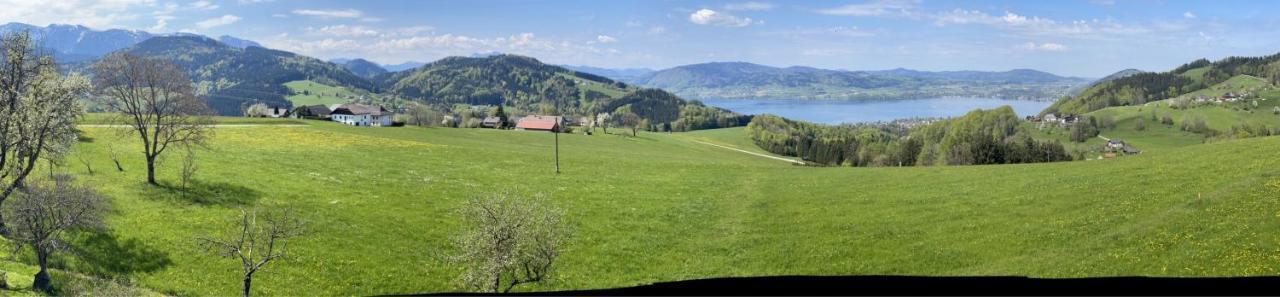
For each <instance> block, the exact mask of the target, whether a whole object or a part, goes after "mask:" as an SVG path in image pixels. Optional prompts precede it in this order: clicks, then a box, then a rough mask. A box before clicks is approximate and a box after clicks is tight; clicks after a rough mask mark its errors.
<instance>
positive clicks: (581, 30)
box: [0, 0, 1280, 77]
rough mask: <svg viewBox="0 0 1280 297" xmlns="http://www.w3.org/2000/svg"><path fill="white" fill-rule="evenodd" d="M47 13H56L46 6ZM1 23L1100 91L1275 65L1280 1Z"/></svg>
mask: <svg viewBox="0 0 1280 297" xmlns="http://www.w3.org/2000/svg"><path fill="white" fill-rule="evenodd" d="M50 2H52V3H50ZM0 7H5V8H6V9H4V10H2V11H0V22H10V21H17V22H27V23H32V24H36V25H45V24H49V23H68V24H82V25H86V26H89V27H92V28H95V29H107V28H126V29H139V30H147V31H151V32H179V31H186V32H195V33H200V34H205V35H210V36H217V35H222V34H229V35H233V36H237V37H241V38H246V39H250V40H254V41H258V42H260V43H262V44H264V45H266V46H267V47H271V48H277V49H283V50H288V51H294V52H298V53H301V54H306V55H310V56H314V57H318V58H324V59H331V58H350V57H363V58H367V59H370V60H373V61H375V62H379V63H384V64H394V63H400V62H404V61H433V60H436V59H439V58H442V57H446V56H451V55H470V54H473V53H479V52H490V51H497V52H504V53H516V54H524V55H529V56H533V57H536V58H538V59H541V60H543V61H544V62H548V63H555V64H573V65H591V66H599V67H611V68H624V67H647V68H665V67H671V66H678V65H683V64H691V63H702V62H710V61H747V62H753V63H760V64H765V65H772V66H791V65H803V66H812V67H820V68H831V69H850V70H874V69H889V68H897V67H904V68H912V69H920V70H1008V69H1014V68H1032V69H1038V70H1045V71H1049V72H1053V73H1057V74H1062V75H1073V76H1086V77H1100V76H1103V75H1107V74H1109V73H1112V72H1114V71H1117V70H1121V69H1124V68H1138V69H1143V70H1168V69H1171V68H1173V67H1176V66H1177V65H1179V64H1181V63H1185V62H1188V61H1190V60H1193V59H1196V58H1201V57H1206V58H1210V59H1219V58H1223V57H1226V56H1232V55H1238V56H1257V55H1266V54H1273V53H1277V52H1280V30H1276V29H1275V28H1280V17H1277V16H1276V15H1275V14H1268V13H1265V12H1275V11H1280V2H1277V1H1185V2H1184V1H1156V0H1135V1H1124V0H1114V1H1112V0H1093V1H1087V0H1085V1H928V0H922V1H914V0H872V1H803V2H801V1H765V0H755V1H288V0H221V1H220V0H202V1H189V0H178V1H166V0H107V1H90V0H64V1H13V0H0Z"/></svg>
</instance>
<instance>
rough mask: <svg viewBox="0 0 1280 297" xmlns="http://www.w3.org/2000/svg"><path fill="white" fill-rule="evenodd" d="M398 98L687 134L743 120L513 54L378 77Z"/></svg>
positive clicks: (459, 60)
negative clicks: (605, 119)
mask: <svg viewBox="0 0 1280 297" xmlns="http://www.w3.org/2000/svg"><path fill="white" fill-rule="evenodd" d="M375 80H377V81H379V83H380V87H381V88H383V89H385V90H387V91H389V92H391V93H393V94H396V95H399V96H402V97H405V98H410V99H415V100H417V101H421V102H428V103H434V104H441V105H452V104H473V105H504V106H508V107H513V108H515V109H518V110H523V111H526V112H530V113H543V114H565V115H571V116H588V115H593V114H598V113H605V112H607V113H617V114H635V115H636V116H638V117H639V118H641V119H643V120H646V121H647V122H648V123H649V124H650V125H652V126H654V127H653V128H654V129H658V130H661V129H665V128H668V126H669V127H670V128H671V129H673V130H677V131H679V130H692V129H705V128H716V127H726V126H738V125H743V124H745V122H746V117H742V116H740V115H737V114H734V113H732V112H729V111H727V110H722V109H718V108H714V107H709V106H705V105H703V104H701V103H699V102H690V101H686V100H684V99H681V98H679V97H677V96H675V95H673V94H671V93H668V92H666V91H663V90H658V89H644V88H638V87H634V86H629V85H627V84H625V83H622V82H617V81H614V80H611V79H608V78H605V77H602V76H598V75H594V74H588V73H583V72H577V71H573V70H569V69H565V68H563V67H560V66H555V65H548V64H544V63H542V62H540V61H538V60H537V59H534V58H530V57H525V56H518V55H493V56H487V57H449V58H444V59H441V60H439V61H435V62H432V63H429V64H426V65H423V66H421V67H418V68H416V69H413V70H407V71H401V72H395V73H391V74H387V75H383V76H379V77H378V78H376V79H375Z"/></svg>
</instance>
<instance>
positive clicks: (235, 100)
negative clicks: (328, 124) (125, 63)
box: [118, 36, 374, 115]
mask: <svg viewBox="0 0 1280 297" xmlns="http://www.w3.org/2000/svg"><path fill="white" fill-rule="evenodd" d="M118 52H124V53H129V54H134V55H140V56H146V57H152V58H159V59H164V60H167V61H172V62H173V63H175V64H177V65H178V66H179V67H181V68H182V69H184V70H186V71H187V73H188V75H190V77H191V80H192V81H194V82H195V83H196V85H197V94H198V95H200V96H201V97H203V98H205V99H206V100H207V101H208V103H209V106H210V107H212V108H213V109H214V110H216V111H217V112H218V113H219V114H221V115H240V114H242V108H243V107H245V106H248V105H250V104H253V103H256V102H263V103H267V104H268V105H273V106H289V101H287V100H285V96H287V95H288V94H289V90H288V89H287V88H285V87H284V86H282V85H281V84H283V83H286V82H289V81H295V80H305V79H310V80H312V81H317V82H321V83H325V84H329V85H336V86H345V87H351V88H358V89H366V90H373V89H374V85H373V83H371V82H369V81H368V80H366V79H364V78H362V77H360V76H357V75H355V74H353V73H351V72H350V71H348V70H347V69H345V68H343V67H342V66H339V65H335V64H332V63H329V62H325V61H321V60H318V59H315V58H311V57H307V56H302V55H297V54H294V53H290V52H285V51H278V50H271V49H266V48H262V47H257V46H249V47H246V48H243V49H241V48H236V47H232V46H228V45H226V44H224V43H221V42H218V41H217V40H213V39H210V38H207V37H203V36H174V37H155V38H151V39H148V40H146V41H143V42H141V43H138V44H136V45H133V46H131V47H128V48H125V49H122V50H120V51H118Z"/></svg>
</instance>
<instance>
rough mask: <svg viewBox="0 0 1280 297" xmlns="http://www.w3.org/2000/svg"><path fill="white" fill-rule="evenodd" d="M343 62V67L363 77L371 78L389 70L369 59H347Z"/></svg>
mask: <svg viewBox="0 0 1280 297" xmlns="http://www.w3.org/2000/svg"><path fill="white" fill-rule="evenodd" d="M335 63H337V62H335ZM341 64H342V67H343V68H347V70H348V71H351V73H355V74H356V75H359V76H360V77H363V78H370V79H371V78H373V77H375V76H379V75H382V74H385V73H387V72H388V71H387V70H386V69H383V68H382V66H378V64H375V63H373V62H369V60H365V59H353V60H347V61H346V62H342V63H341Z"/></svg>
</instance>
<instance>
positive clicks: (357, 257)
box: [0, 113, 1280, 296]
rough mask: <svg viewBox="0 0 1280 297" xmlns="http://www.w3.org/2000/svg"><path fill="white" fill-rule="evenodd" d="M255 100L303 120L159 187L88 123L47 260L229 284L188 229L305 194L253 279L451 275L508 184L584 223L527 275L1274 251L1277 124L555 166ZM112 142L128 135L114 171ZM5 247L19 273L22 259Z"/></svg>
mask: <svg viewBox="0 0 1280 297" xmlns="http://www.w3.org/2000/svg"><path fill="white" fill-rule="evenodd" d="M1139 114H1142V115H1145V113H1139ZM91 118H92V117H91ZM257 121H280V122H281V123H284V122H286V121H287V122H288V123H293V124H294V125H254V126H222V127H218V128H216V129H215V136H214V138H213V141H212V142H210V144H209V147H208V148H207V150H202V151H199V155H198V166H199V171H198V173H197V175H196V182H195V183H194V184H193V185H192V186H191V187H190V188H189V189H188V190H186V191H183V190H181V189H178V187H177V185H176V184H177V181H178V169H177V168H178V167H179V166H180V163H181V158H182V157H181V152H179V151H172V152H170V153H168V155H167V159H166V160H163V161H162V164H161V170H160V176H161V183H162V184H164V186H163V187H154V186H148V185H147V184H146V183H145V182H144V175H145V170H144V163H143V160H142V158H141V157H142V154H141V153H140V148H139V147H138V144H137V140H136V139H134V138H131V137H132V136H131V135H127V134H122V133H121V131H120V128H112V127H102V126H97V127H82V130H83V133H82V140H81V142H80V143H78V144H77V145H76V146H75V149H74V151H73V152H72V154H71V155H70V156H68V157H67V158H66V159H65V160H64V161H63V162H62V164H60V165H58V166H56V167H54V169H53V170H55V171H57V172H63V173H70V174H74V175H77V176H79V178H80V180H81V181H82V182H86V183H90V184H92V185H94V186H95V187H96V188H97V189H99V190H100V191H101V192H102V193H103V194H104V195H107V196H108V197H110V201H111V202H112V203H111V204H112V206H113V210H112V212H111V213H110V216H109V226H110V230H109V231H108V232H104V233H100V234H79V235H78V236H76V237H75V238H76V240H75V241H73V244H74V245H75V246H78V247H79V248H80V249H83V250H84V251H86V253H84V254H83V255H85V256H82V257H75V256H72V255H71V254H64V256H63V257H62V258H60V259H58V262H57V263H58V264H59V265H58V266H59V267H61V268H62V269H63V270H64V271H68V272H73V273H77V274H84V275H97V276H103V277H110V278H115V279H120V280H123V281H125V282H127V283H130V284H131V285H133V286H137V287H143V288H147V289H149V290H152V291H155V292H159V293H165V294H175V295H196V296H209V295H221V296H225V295H233V294H237V293H238V292H239V291H238V290H239V288H240V287H239V284H240V283H239V280H240V279H239V269H240V268H239V264H238V263H237V262H235V261H234V260H231V259H224V258H219V257H216V256H214V255H211V254H209V253H206V252H204V251H202V250H200V249H199V248H198V247H197V246H196V244H195V243H196V238H198V237H200V236H207V235H210V234H222V232H228V231H231V228H232V226H231V224H232V220H233V219H235V218H236V216H238V215H239V214H240V210H241V209H243V208H246V207H250V206H253V205H265V206H272V207H288V208H293V209H296V210H298V211H299V212H300V213H302V214H303V215H304V218H305V219H306V221H307V222H308V228H307V229H308V232H307V234H306V235H304V236H303V237H299V238H297V239H295V240H294V241H292V242H291V243H290V246H289V247H290V249H291V250H290V252H289V253H290V256H291V258H290V259H288V260H287V261H283V262H278V263H274V264H272V265H271V266H269V267H268V268H267V269H266V270H265V271H264V272H262V273H260V274H259V275H258V276H257V277H256V278H255V281H254V287H253V289H254V293H255V294H265V295H380V294H403V293H428V292H452V291H462V290H465V289H466V288H463V287H461V286H459V284H458V282H457V281H456V280H457V277H458V276H459V274H460V272H461V271H462V268H461V267H456V266H455V265H453V264H451V263H450V262H448V261H447V260H446V257H447V256H448V255H450V254H452V253H454V252H455V250H454V249H453V248H452V247H451V245H450V242H449V239H450V237H451V236H453V235H454V234H456V233H457V232H456V231H457V230H458V222H459V220H460V219H459V215H458V208H459V207H460V205H461V203H462V202H463V201H465V200H466V199H468V198H470V197H474V196H478V195H488V194H492V193H497V192H502V191H509V192H513V193H518V194H521V195H526V196H532V195H546V196H547V197H549V198H550V200H551V201H553V202H554V203H555V204H556V205H558V206H559V207H561V208H563V209H565V210H566V215H567V217H566V219H567V220H568V221H569V222H570V225H572V227H573V237H572V240H571V241H570V243H569V245H568V246H567V250H566V252H565V253H564V255H563V257H562V258H561V259H560V261H559V262H557V263H556V265H557V267H556V272H555V274H554V277H553V279H551V280H549V281H548V282H545V283H542V284H537V285H533V286H528V287H521V288H519V289H518V290H524V291H537V290H563V289H591V288H608V287H618V286H631V285H642V284H647V283H652V282H658V281H672V280H684V279H696V278H709V277H726V276H764V275H862V274H867V275H885V274H891V275H1026V276H1035V277H1090V276H1117V275H1151V276H1244V275H1269V274H1275V273H1277V268H1278V267H1280V265H1277V264H1278V263H1280V261H1278V260H1277V257H1280V236H1277V235H1280V224H1275V220H1276V216H1277V214H1278V212H1277V209H1280V199H1276V198H1280V171H1277V170H1276V168H1277V166H1278V165H1280V158H1276V157H1274V156H1275V154H1274V152H1275V148H1276V147H1277V146H1280V138H1277V137H1266V138H1253V139H1243V140H1233V141H1225V142H1216V143H1209V144H1200V143H1199V142H1195V143H1190V141H1187V142H1188V143H1186V144H1181V143H1179V144H1178V145H1172V144H1170V145H1167V146H1163V147H1162V149H1155V147H1157V145H1156V144H1155V143H1152V144H1150V146H1151V147H1152V149H1151V150H1149V151H1147V152H1144V153H1143V154H1141V155H1137V156H1132V157H1125V158H1117V159H1109V160H1094V161H1077V162H1066V163H1051V164H1024V165H997V166H955V167H918V168H821V167H806V166H795V165H791V164H790V163H788V162H784V161H780V160H775V159H770V158H764V157H760V156H756V155H751V154H747V153H743V152H739V151H734V150H729V149H725V148H722V147H716V146H712V145H708V144H706V143H714V144H719V145H723V146H728V147H737V148H740V149H744V150H749V151H752V152H759V153H763V151H762V150H760V149H758V148H755V147H754V145H752V144H751V141H750V140H749V139H748V138H747V136H746V133H745V131H744V130H743V129H741V128H734V129H720V130H710V131H698V132H689V133H672V134H667V133H648V132H641V133H640V135H639V137H629V136H623V135H615V134H602V133H597V134H596V135H594V136H586V135H580V134H563V135H560V153H561V165H562V168H563V172H562V173H560V174H556V173H555V172H554V164H553V160H554V159H553V155H552V151H553V135H552V134H549V133H539V132H524V131H509V130H489V129H451V128H417V127H398V128H368V127H349V126H343V125H339V124H334V123H329V122H317V121H292V120H262V119H258V120H257ZM296 123H301V124H302V125H296ZM1122 125H1123V124H1122ZM1150 126H1151V127H1155V126H1158V125H1155V124H1152V125H1150ZM597 132H599V131H597ZM610 132H611V133H624V132H625V133H629V132H630V131H624V129H617V130H611V131H610ZM1116 133H1117V134H1118V133H1119V132H1116ZM1103 134H1104V135H1110V134H1112V132H1108V131H1104V132H1103ZM1135 141H1136V138H1135ZM107 144H114V146H113V149H117V150H120V151H121V152H122V156H123V159H122V162H123V164H124V167H125V171H124V172H118V171H116V169H115V168H114V166H113V165H112V163H111V161H110V158H109V155H110V153H109V152H108V146H107ZM1144 145H1145V144H1144ZM85 162H87V163H88V164H89V166H91V167H92V168H93V171H94V173H93V174H90V173H89V170H88V168H87V167H86V165H85ZM47 173H48V172H47V170H46V169H42V170H41V172H38V174H47ZM29 258H30V256H29V255H20V256H19V257H18V258H17V259H18V260H19V262H21V263H31V262H29ZM0 267H2V268H3V269H5V270H8V271H11V273H10V274H9V275H10V276H11V278H15V277H16V276H15V275H16V274H19V273H21V274H23V275H22V277H27V278H28V280H27V282H29V275H28V274H30V272H33V271H34V270H33V269H31V268H30V266H27V265H26V264H20V263H14V262H4V263H3V265H0ZM10 267H12V268H10ZM23 269H25V270H23ZM18 282H19V283H21V281H18ZM19 286H21V285H19ZM17 293H21V292H17Z"/></svg>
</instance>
